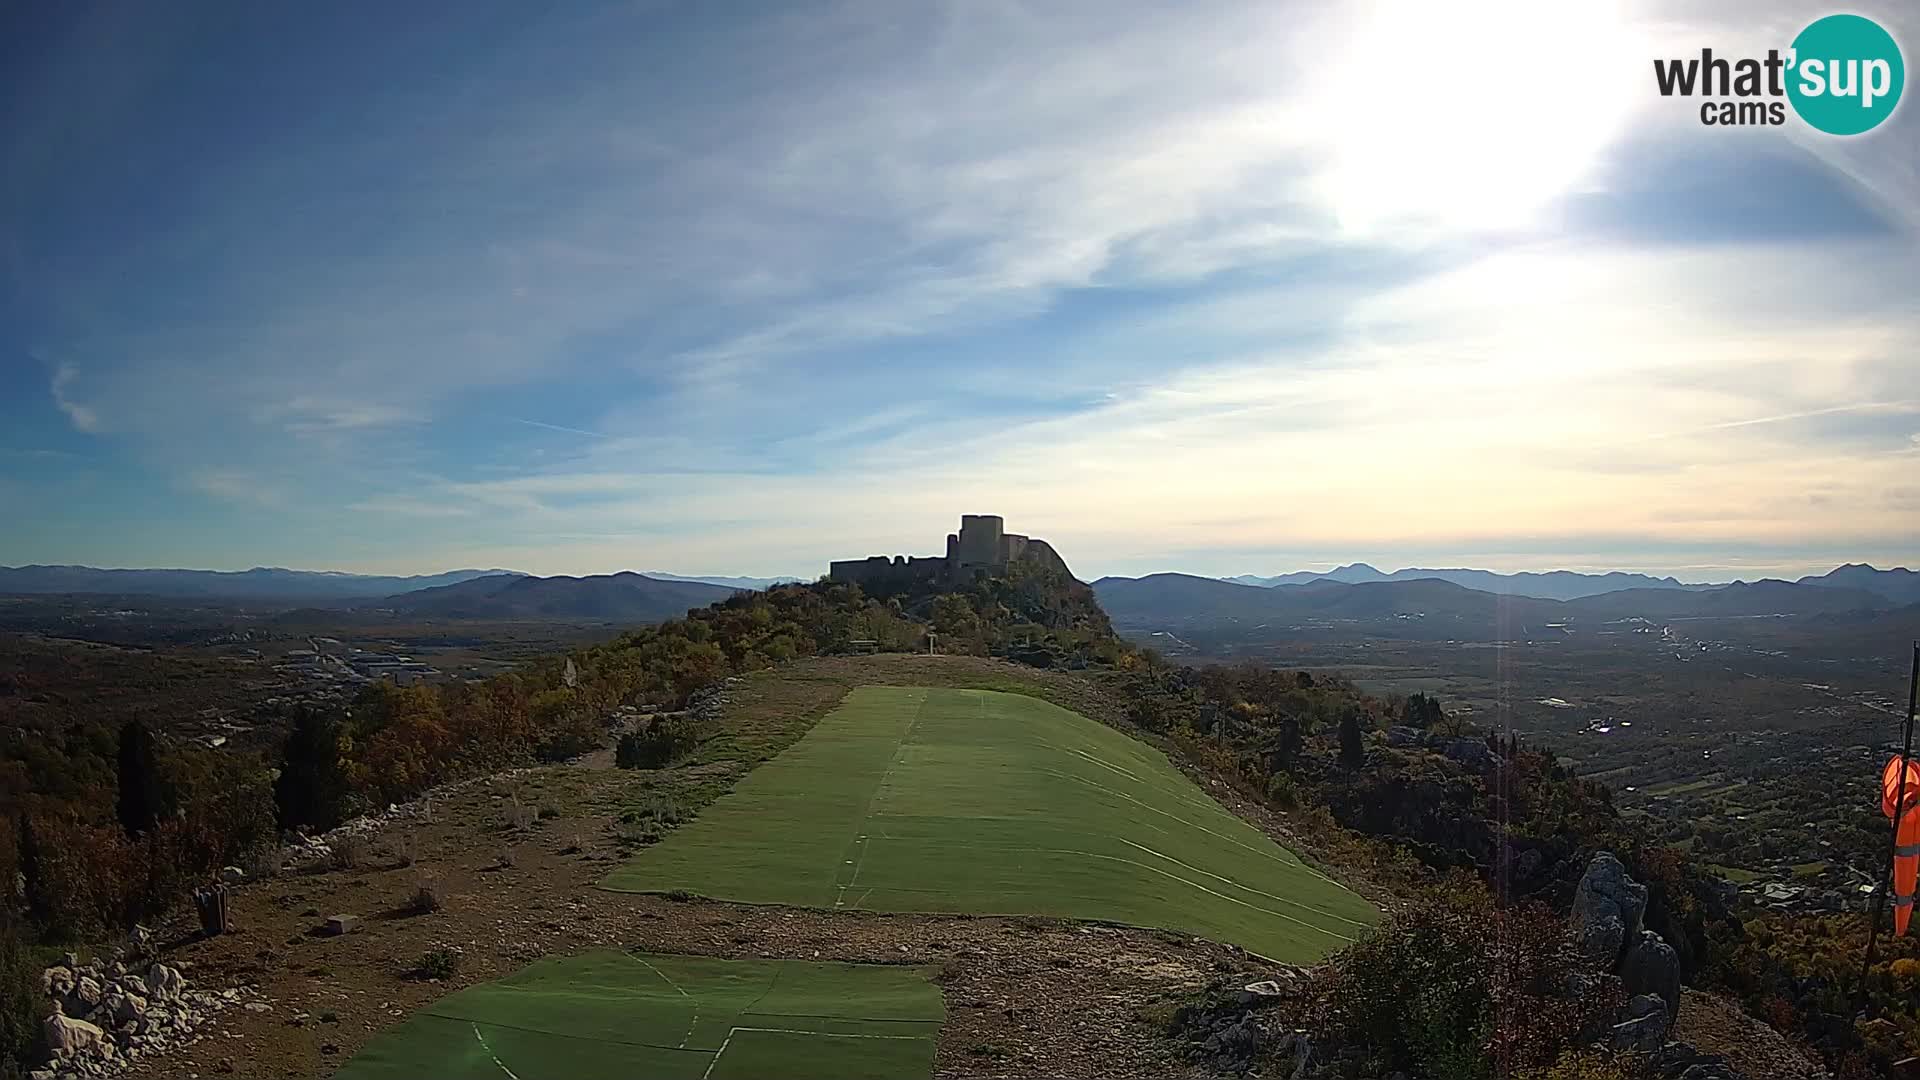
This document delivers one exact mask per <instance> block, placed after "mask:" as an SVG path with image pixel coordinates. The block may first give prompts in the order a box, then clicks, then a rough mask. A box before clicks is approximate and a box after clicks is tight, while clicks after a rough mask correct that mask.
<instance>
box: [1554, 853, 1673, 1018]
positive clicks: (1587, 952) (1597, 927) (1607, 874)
mask: <svg viewBox="0 0 1920 1080" xmlns="http://www.w3.org/2000/svg"><path fill="white" fill-rule="evenodd" d="M1646 913H1647V887H1646V886H1645V885H1642V884H1640V883H1639V882H1637V881H1635V880H1633V878H1632V877H1630V876H1628V874H1627V868H1626V866H1625V865H1624V864H1622V863H1621V862H1620V860H1619V859H1617V858H1615V857H1614V855H1613V853H1612V852H1610V851H1601V852H1596V853H1595V854H1594V856H1593V859H1592V861H1590V862H1588V863H1587V872H1586V873H1585V874H1584V875H1582V876H1581V878H1580V887H1579V889H1577V890H1576V891H1575V892H1574V894H1573V915H1572V919H1573V936H1574V941H1575V942H1576V944H1577V945H1578V946H1579V948H1580V952H1581V954H1582V955H1583V956H1585V957H1586V958H1587V960H1588V961H1590V962H1591V963H1592V964H1593V965H1594V966H1595V967H1598V968H1600V969H1602V970H1603V971H1612V970H1613V969H1614V966H1615V965H1616V964H1618V963H1619V962H1620V958H1621V955H1622V953H1623V952H1624V951H1625V949H1626V947H1627V945H1628V944H1629V943H1632V942H1636V941H1638V940H1640V930H1641V927H1640V920H1641V919H1642V918H1644V917H1645V915H1646ZM1629 992H1631V991H1629ZM1674 1000H1675V1001H1676V1002H1677V1001H1678V998H1677V997H1676V998H1675V999H1674Z"/></svg>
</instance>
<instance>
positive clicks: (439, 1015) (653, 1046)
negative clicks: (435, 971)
mask: <svg viewBox="0 0 1920 1080" xmlns="http://www.w3.org/2000/svg"><path fill="white" fill-rule="evenodd" d="M414 1015H416V1016H431V1017H433V1018H434V1019H436V1020H452V1021H455V1022H457V1023H463V1024H476V1023H477V1024H485V1025H487V1026H488V1027H496V1028H504V1029H505V1030H507V1031H524V1032H526V1033H527V1034H529V1035H546V1036H548V1037H550V1038H555V1039H572V1040H573V1041H575V1042H590V1043H607V1044H609V1045H612V1046H644V1047H646V1048H647V1049H649V1050H672V1051H681V1052H685V1053H689V1054H710V1053H712V1052H713V1051H711V1050H703V1049H701V1048H699V1047H697V1046H689V1047H679V1046H667V1045H666V1044H664V1043H651V1042H636V1041H634V1040H632V1039H600V1038H595V1037H594V1036H592V1035H572V1034H568V1033H567V1032H564V1031H553V1030H550V1029H548V1028H537V1027H527V1026H526V1025H524V1024H509V1023H506V1022H504V1021H501V1020H494V1019H489V1018H487V1017H472V1016H453V1015H451V1014H448V1013H443V1012H434V1011H432V1010H430V1009H422V1010H420V1011H419V1012H417V1013H415V1014H414Z"/></svg>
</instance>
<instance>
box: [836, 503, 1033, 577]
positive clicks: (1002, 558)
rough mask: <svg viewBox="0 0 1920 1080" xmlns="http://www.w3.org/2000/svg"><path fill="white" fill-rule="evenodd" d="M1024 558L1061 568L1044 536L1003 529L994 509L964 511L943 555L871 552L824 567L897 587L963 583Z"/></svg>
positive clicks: (845, 575)
mask: <svg viewBox="0 0 1920 1080" xmlns="http://www.w3.org/2000/svg"><path fill="white" fill-rule="evenodd" d="M1015 562H1025V563H1034V564H1036V565H1041V566H1050V567H1053V568H1055V569H1057V570H1060V571H1061V572H1063V573H1070V571H1068V570H1067V563H1066V560H1064V559H1062V558H1061V557H1060V554H1059V553H1058V552H1056V551H1054V550H1053V545H1051V544H1049V543H1047V542H1046V541H1045V540H1036V539H1034V538H1033V537H1030V536H1021V535H1020V534H1019V533H1010V532H1008V531H1007V528H1006V522H1005V521H1003V520H1001V518H1000V516H999V515H998V514H963V515H961V517H960V531H959V532H957V533H948V534H947V553H946V554H945V555H911V556H909V555H892V556H888V555H874V556H871V557H869V558H865V559H840V560H836V561H834V562H833V563H831V564H830V565H829V566H828V568H827V577H828V578H829V579H831V580H833V581H845V582H852V583H856V584H859V585H862V586H876V585H883V586H891V587H899V586H905V585H913V584H916V583H920V582H926V583H928V584H934V585H964V584H966V583H967V582H970V581H972V580H973V579H974V578H975V577H978V576H980V575H983V574H984V575H987V576H994V575H998V574H1002V573H1005V572H1006V569H1007V566H1008V565H1009V564H1010V563H1015Z"/></svg>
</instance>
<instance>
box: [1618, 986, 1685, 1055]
mask: <svg viewBox="0 0 1920 1080" xmlns="http://www.w3.org/2000/svg"><path fill="white" fill-rule="evenodd" d="M1672 1026H1673V1021H1672V1018H1670V1017H1669V1016H1668V1015H1667V1002H1666V999H1664V998H1662V997H1660V996H1659V995H1658V994H1641V995H1639V996H1638V997H1635V998H1634V999H1633V1000H1632V1001H1630V1002H1628V1003H1627V1018H1626V1019H1625V1020H1622V1021H1621V1022H1620V1023H1618V1024H1615V1025H1613V1032H1612V1034H1611V1035H1610V1036H1609V1038H1608V1043H1609V1044H1610V1045H1611V1046H1612V1048H1613V1049H1615V1050H1637V1051H1640V1052H1642V1053H1650V1052H1652V1051H1654V1050H1658V1049H1660V1047H1661V1045H1662V1044H1663V1043H1665V1042H1666V1039H1667V1031H1668V1030H1669V1029H1670V1028H1672Z"/></svg>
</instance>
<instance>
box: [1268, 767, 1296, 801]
mask: <svg viewBox="0 0 1920 1080" xmlns="http://www.w3.org/2000/svg"><path fill="white" fill-rule="evenodd" d="M1267 801H1268V802H1271V803H1272V804H1273V805H1275V806H1277V807H1279V808H1280V809H1282V810H1293V809H1295V808H1297V807H1299V805H1300V789H1299V788H1298V787H1297V786H1295V784H1294V782H1293V777H1292V776H1291V775H1289V774H1287V773H1274V774H1273V776H1272V778H1271V779H1269V780H1268V781H1267Z"/></svg>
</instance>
